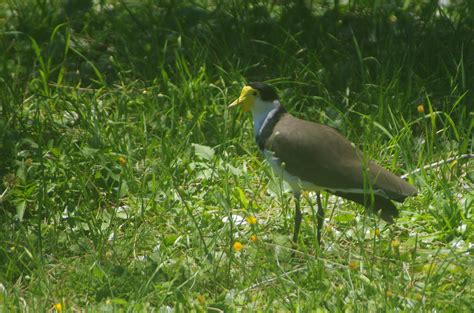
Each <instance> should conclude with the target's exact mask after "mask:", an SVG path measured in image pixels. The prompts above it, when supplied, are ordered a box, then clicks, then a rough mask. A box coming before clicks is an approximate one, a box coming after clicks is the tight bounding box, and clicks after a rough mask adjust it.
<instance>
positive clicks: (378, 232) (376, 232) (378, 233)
mask: <svg viewBox="0 0 474 313" xmlns="http://www.w3.org/2000/svg"><path fill="white" fill-rule="evenodd" d="M374 234H375V236H377V237H378V236H380V229H379V228H376V229H375V230H374Z"/></svg>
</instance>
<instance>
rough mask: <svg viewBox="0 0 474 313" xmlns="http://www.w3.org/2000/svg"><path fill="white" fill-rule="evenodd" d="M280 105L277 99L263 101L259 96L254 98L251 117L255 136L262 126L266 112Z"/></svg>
mask: <svg viewBox="0 0 474 313" xmlns="http://www.w3.org/2000/svg"><path fill="white" fill-rule="evenodd" d="M279 106H280V102H279V101H278V100H274V101H263V100H261V99H260V98H256V99H255V103H254V104H253V106H252V108H251V111H252V118H253V134H254V136H257V134H258V131H259V130H260V128H261V127H262V125H263V123H264V122H265V119H266V118H267V116H268V114H269V113H270V112H272V111H273V110H275V109H277V108H278V107H279Z"/></svg>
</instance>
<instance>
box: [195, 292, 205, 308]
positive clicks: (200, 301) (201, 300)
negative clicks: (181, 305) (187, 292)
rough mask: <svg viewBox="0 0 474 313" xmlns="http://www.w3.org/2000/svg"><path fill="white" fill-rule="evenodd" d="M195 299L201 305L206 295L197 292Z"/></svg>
mask: <svg viewBox="0 0 474 313" xmlns="http://www.w3.org/2000/svg"><path fill="white" fill-rule="evenodd" d="M196 299H197V301H198V302H199V303H201V305H204V303H206V297H204V296H203V295H201V294H198V295H197V297H196Z"/></svg>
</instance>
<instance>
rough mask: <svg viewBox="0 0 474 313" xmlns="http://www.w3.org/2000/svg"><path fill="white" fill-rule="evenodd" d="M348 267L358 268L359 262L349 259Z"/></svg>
mask: <svg viewBox="0 0 474 313" xmlns="http://www.w3.org/2000/svg"><path fill="white" fill-rule="evenodd" d="M349 268H350V269H351V270H353V271H355V270H357V269H358V268H359V263H358V262H357V261H350V262H349Z"/></svg>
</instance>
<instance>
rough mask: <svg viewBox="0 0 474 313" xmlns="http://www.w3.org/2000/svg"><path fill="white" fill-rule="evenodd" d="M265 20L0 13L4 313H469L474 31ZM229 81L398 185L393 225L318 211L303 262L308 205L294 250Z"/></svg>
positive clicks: (249, 10)
mask: <svg viewBox="0 0 474 313" xmlns="http://www.w3.org/2000/svg"><path fill="white" fill-rule="evenodd" d="M262 3H263V4H264V6H262V7H259V6H255V5H251V4H248V5H242V6H234V5H231V4H227V2H222V3H221V6H220V7H219V10H218V11H216V12H214V14H212V13H210V12H211V11H210V10H211V9H209V10H205V9H199V8H196V7H192V6H185V5H183V6H182V7H181V6H180V7H178V8H177V9H175V10H171V11H169V12H168V11H166V8H164V7H159V6H158V5H157V4H154V3H152V2H150V3H149V2H145V3H144V4H134V5H132V4H130V5H128V6H127V3H126V2H120V3H115V2H113V3H112V2H111V3H110V4H109V5H108V6H105V7H101V6H100V5H94V6H93V8H92V9H90V10H89V9H87V8H86V9H83V10H84V11H85V12H83V13H82V15H81V13H80V10H79V11H77V12H79V13H71V12H70V11H68V9H67V8H62V7H61V4H60V3H59V2H57V3H56V2H54V3H52V4H51V5H50V6H46V7H44V8H42V9H40V8H37V7H36V6H39V5H40V4H39V2H38V3H37V4H35V6H33V7H31V8H28V9H26V8H25V7H24V6H25V5H26V4H24V3H22V2H21V1H18V2H17V1H13V2H11V3H10V4H9V5H2V6H1V7H0V8H1V10H2V14H1V16H2V18H7V19H8V21H9V23H10V24H8V23H7V24H1V25H2V31H3V34H4V37H3V39H2V41H1V47H2V48H3V51H4V53H3V54H2V56H1V60H2V63H1V67H0V73H1V76H0V79H1V80H0V85H1V88H0V113H1V114H0V136H1V137H0V138H1V146H0V175H1V177H2V183H3V185H2V187H1V188H0V214H1V216H2V217H1V218H0V309H1V310H4V311H13V310H18V309H19V310H25V311H26V310H29V311H54V310H55V311H63V312H67V311H75V310H81V309H87V310H91V311H101V310H102V311H106V310H132V311H149V310H152V309H156V310H168V309H174V310H176V311H179V310H183V311H188V310H198V311H204V310H206V309H207V310H223V311H232V310H248V311H258V310H260V311H266V310H272V309H274V310H277V311H278V310H281V311H296V310H300V311H316V310H318V309H319V310H321V311H342V310H348V311H351V310H352V311H384V310H385V311H396V310H400V311H423V310H430V311H431V310H437V311H445V310H451V309H452V308H454V307H455V308H457V309H459V310H460V311H470V310H471V309H472V308H473V307H472V303H474V294H473V293H472V291H471V290H473V289H474V286H473V285H474V284H473V275H474V272H473V268H474V262H473V257H472V254H473V239H474V232H473V223H472V221H473V200H474V199H473V197H472V182H473V179H474V177H473V168H472V159H470V158H469V157H464V158H459V156H461V155H469V154H472V132H473V126H474V122H473V115H472V112H471V111H472V110H470V107H469V104H471V103H472V99H473V98H472V94H471V93H472V90H471V89H469V86H472V84H471V83H472V82H473V77H472V76H469V75H470V74H469V71H467V68H469V67H471V68H472V56H471V55H467V54H465V51H467V45H469V44H471V46H470V47H471V48H472V42H471V43H469V42H467V41H466V42H465V43H462V42H463V37H462V36H465V34H466V33H467V34H472V33H473V32H474V31H473V30H472V28H469V26H465V25H469V24H468V23H461V22H460V21H461V20H462V16H461V17H459V16H457V15H455V14H454V13H453V16H457V17H456V18H454V17H453V18H452V19H449V18H447V19H437V18H435V16H437V15H436V14H435V11H433V13H432V15H431V18H433V19H432V20H430V19H429V18H428V17H423V18H421V17H420V20H419V21H413V20H411V15H410V13H409V12H408V11H403V10H401V9H398V8H395V7H394V8H392V9H393V10H392V9H390V8H389V9H386V10H387V11H383V10H382V11H381V12H377V14H376V16H382V17H384V18H379V17H374V15H371V14H367V15H364V14H362V11H363V10H359V11H357V10H356V12H359V14H360V16H359V15H352V14H350V13H347V10H348V8H346V7H341V8H342V12H341V14H342V15H341V16H340V18H339V19H336V20H333V19H332V18H331V16H329V15H325V16H322V15H321V14H319V13H321V12H319V13H318V12H313V15H311V16H306V15H304V16H306V18H307V19H306V20H304V19H302V18H301V14H306V13H307V12H305V11H304V10H303V9H302V8H297V7H290V6H289V7H287V8H284V7H281V6H276V7H272V4H271V3H272V2H271V1H268V3H267V2H265V1H263V2H262ZM28 5H30V4H28ZM208 5H209V8H212V9H214V8H215V7H213V6H212V4H208ZM265 8H272V9H273V11H270V13H269V15H268V16H266V15H265V12H266V11H265V10H266V9H265ZM63 9H64V10H63ZM411 9H413V8H411ZM35 10H36V11H35ZM292 10H293V11H292ZM298 10H299V11H298ZM301 10H303V11H301ZM413 10H414V11H415V13H417V14H418V13H419V12H418V11H416V10H415V9H413ZM392 11H393V12H392ZM6 12H7V13H8V12H10V13H12V14H10V13H9V14H10V15H9V14H6ZM38 12H39V13H38ZM394 12H395V13H396V14H397V15H398V19H397V20H394V18H393V17H392V15H393V14H394ZM345 13H347V14H345ZM63 14H69V15H68V16H67V17H68V19H65V18H64V16H63ZM184 17H186V19H184ZM423 19H427V20H429V21H431V22H430V23H431V24H429V23H428V22H426V21H425V20H423ZM299 20H302V21H301V23H299V22H298V21H299ZM366 22H369V23H366ZM394 23H396V24H394ZM417 23H418V24H417ZM425 23H426V24H425ZM437 23H439V24H437ZM443 23H451V24H450V25H453V26H456V27H450V28H449V27H444V26H445V25H444V24H443ZM6 25H11V26H8V27H7V26H6ZM410 27H413V28H415V29H418V28H417V27H421V28H422V29H423V30H424V31H425V32H426V33H425V35H424V36H421V35H420V37H419V38H412V37H410V36H411V35H410V34H412V33H408V30H409V29H410ZM374 28H375V30H374ZM455 30H458V31H459V33H456V32H455ZM374 32H375V33H374ZM450 32H454V33H450ZM440 33H442V34H444V35H450V36H449V37H443V36H441V34H440ZM416 34H417V33H416ZM434 34H439V36H440V37H439V38H438V37H436V36H435V35H434ZM375 35H376V36H377V37H373V36H375ZM455 35H459V36H455ZM413 36H415V35H413ZM417 36H418V35H417ZM374 38H375V39H376V40H375V39H374ZM446 38H449V39H446ZM374 40H375V41H374ZM446 40H450V42H448V43H447V42H446ZM13 42H14V43H15V44H14V46H15V49H16V50H15V49H13V48H12V47H13ZM415 43H416V45H415ZM461 43H462V44H461ZM417 45H419V48H416V46H417ZM431 45H432V46H434V47H436V48H439V49H438V50H436V51H437V54H435V53H433V52H432V51H431V52H430V53H429V54H426V55H425V53H427V52H426V50H427V47H431ZM448 47H449V48H448ZM453 47H456V48H453ZM433 51H434V48H433ZM246 79H248V80H265V81H267V82H269V83H272V84H273V85H274V86H275V87H276V88H277V89H278V91H279V94H280V96H281V98H282V102H283V103H284V104H285V106H286V108H287V109H288V110H289V111H290V112H292V113H293V114H295V115H297V116H299V117H302V118H306V119H310V120H314V121H320V122H321V123H324V124H327V125H330V126H332V127H335V128H336V129H338V131H340V132H341V133H343V134H344V135H345V136H347V137H348V138H350V140H352V141H353V142H355V143H356V144H357V145H358V146H359V147H361V149H362V150H363V151H364V152H365V153H367V154H368V155H369V156H370V157H372V158H373V159H375V160H377V162H378V163H380V164H382V165H383V166H384V167H386V168H388V169H390V170H391V171H393V172H395V173H397V174H398V175H404V174H405V175H406V177H407V179H408V180H409V181H410V183H412V184H414V185H416V186H417V188H418V189H419V195H418V196H417V197H414V198H411V199H408V200H407V201H406V202H405V203H404V204H402V205H400V207H399V208H400V211H401V216H400V218H399V219H398V220H397V223H396V224H395V225H392V226H389V225H386V224H385V223H384V222H382V221H380V220H379V219H377V218H376V217H375V216H373V215H369V214H365V213H364V212H363V210H362V209H361V207H359V206H357V205H355V204H352V203H349V202H345V201H343V200H342V199H338V198H336V197H333V196H330V195H328V194H324V196H323V204H324V205H325V207H326V208H327V212H326V216H327V219H326V221H325V225H326V226H325V228H324V230H323V241H324V245H323V247H322V249H319V248H318V247H317V244H316V226H315V213H314V205H315V202H316V201H315V198H314V195H313V194H312V193H309V194H305V195H304V197H303V201H302V210H303V213H304V216H303V222H302V229H301V240H300V243H299V245H298V247H295V246H294V245H293V244H292V242H291V234H292V223H293V207H294V203H293V198H292V196H291V193H290V192H289V190H288V188H287V186H285V185H284V184H283V183H282V182H281V181H280V180H279V179H278V178H276V177H275V176H274V175H273V173H271V171H270V170H269V168H268V167H267V165H266V164H265V163H264V162H263V161H262V159H261V158H260V155H259V152H258V149H257V147H256V145H255V143H254V138H253V132H252V127H251V120H250V119H249V117H248V116H246V115H244V114H242V113H240V112H237V111H235V112H234V111H232V112H231V111H228V110H227V108H226V107H227V104H228V103H229V102H230V101H232V100H233V98H235V96H236V95H237V94H238V93H239V91H240V89H241V88H242V84H243V83H244V82H245V80H246ZM445 160H450V161H445ZM435 162H437V163H436V164H435ZM429 164H434V165H433V166H427V165H429Z"/></svg>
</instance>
